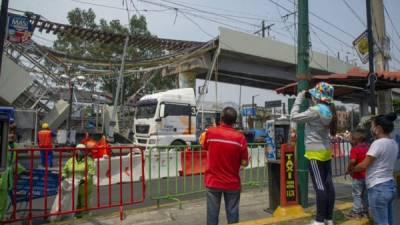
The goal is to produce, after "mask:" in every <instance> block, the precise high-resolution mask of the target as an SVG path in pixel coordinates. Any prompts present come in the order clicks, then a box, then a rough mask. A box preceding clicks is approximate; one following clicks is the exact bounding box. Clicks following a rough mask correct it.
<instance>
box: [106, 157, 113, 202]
mask: <svg viewBox="0 0 400 225" xmlns="http://www.w3.org/2000/svg"><path fill="white" fill-rule="evenodd" d="M107 173H108V174H107V175H108V205H109V206H111V205H112V204H111V203H112V202H111V201H112V198H111V194H112V193H111V157H108V171H107Z"/></svg>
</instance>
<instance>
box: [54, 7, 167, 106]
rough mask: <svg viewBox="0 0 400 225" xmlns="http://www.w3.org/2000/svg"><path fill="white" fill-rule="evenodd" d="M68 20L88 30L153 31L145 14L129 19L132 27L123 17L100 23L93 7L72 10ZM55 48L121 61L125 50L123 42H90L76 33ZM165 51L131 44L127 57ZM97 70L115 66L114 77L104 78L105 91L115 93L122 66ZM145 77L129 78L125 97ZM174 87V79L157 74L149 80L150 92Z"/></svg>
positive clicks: (59, 39) (145, 33)
mask: <svg viewBox="0 0 400 225" xmlns="http://www.w3.org/2000/svg"><path fill="white" fill-rule="evenodd" d="M67 18H68V22H69V24H70V25H73V26H79V27H84V28H88V29H98V30H102V31H106V32H110V33H118V34H125V35H126V34H130V35H132V36H143V37H151V36H152V34H151V33H150V32H149V31H148V30H147V22H146V18H145V17H144V16H136V15H134V16H132V17H131V20H130V22H129V28H128V27H125V26H124V25H122V24H121V22H120V21H119V20H111V21H109V22H108V21H106V20H105V19H100V20H99V23H98V24H97V23H96V14H95V13H94V12H93V10H92V9H88V10H84V9H79V8H75V9H73V10H71V11H70V12H69V13H68V16H67ZM53 48H54V49H55V50H58V51H62V52H65V53H67V54H69V55H71V56H77V57H88V58H94V59H100V60H106V61H107V60H109V61H111V60H121V58H122V53H123V44H113V43H100V42H88V41H85V40H82V39H80V38H78V37H75V36H60V35H58V36H57V40H56V41H55V42H54V45H53ZM160 55H161V51H159V50H153V49H146V48H140V47H134V46H129V47H128V49H127V55H126V60H138V59H143V58H152V57H156V56H160ZM96 69H112V70H113V71H116V72H115V75H114V76H113V79H110V78H104V79H102V85H101V87H102V90H103V91H106V92H109V93H112V94H113V96H115V93H116V87H117V79H116V78H117V77H118V71H119V66H118V67H111V66H110V67H103V68H102V67H97V68H96ZM142 82H143V80H142V79H141V78H140V77H133V76H129V77H125V78H124V86H123V87H124V89H123V96H124V100H126V98H128V97H129V96H131V95H132V94H134V93H135V92H136V91H137V90H138V89H139V88H140V87H141V86H142ZM172 87H174V79H173V78H162V77H161V75H160V74H157V75H156V76H155V77H154V79H152V81H151V82H150V83H149V87H147V88H146V90H147V91H154V90H160V89H167V88H172Z"/></svg>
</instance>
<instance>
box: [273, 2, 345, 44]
mask: <svg viewBox="0 0 400 225" xmlns="http://www.w3.org/2000/svg"><path fill="white" fill-rule="evenodd" d="M270 1H271V2H272V3H274V4H275V5H277V6H279V7H280V8H282V9H284V10H286V11H287V12H291V11H290V10H289V9H288V8H286V7H285V6H283V5H281V4H279V3H277V2H275V1H274V0H270ZM287 1H289V2H291V3H294V2H293V1H290V0H287ZM310 13H311V12H310ZM312 15H314V16H315V15H316V14H312ZM317 18H319V19H322V18H321V17H319V16H317ZM322 20H323V21H324V22H327V23H328V24H329V25H331V26H335V27H337V26H336V25H334V24H332V23H330V22H329V21H327V20H325V19H322ZM310 26H313V27H315V28H316V29H317V30H319V31H321V32H323V33H324V34H326V35H328V36H330V37H331V38H333V39H335V40H336V41H338V42H340V43H342V44H344V45H345V46H347V47H349V48H351V49H353V46H351V45H349V44H348V43H347V42H345V41H343V40H341V39H339V38H337V37H336V36H334V35H332V34H331V33H329V32H328V31H325V30H324V29H322V28H320V27H319V26H317V25H314V24H312V23H310ZM340 30H341V31H342V32H345V33H346V34H348V35H350V36H352V35H351V34H349V33H347V32H346V31H344V30H343V29H340Z"/></svg>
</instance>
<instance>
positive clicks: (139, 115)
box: [135, 100, 157, 119]
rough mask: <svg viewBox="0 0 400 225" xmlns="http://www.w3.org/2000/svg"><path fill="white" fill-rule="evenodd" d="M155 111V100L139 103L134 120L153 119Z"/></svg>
mask: <svg viewBox="0 0 400 225" xmlns="http://www.w3.org/2000/svg"><path fill="white" fill-rule="evenodd" d="M156 109H157V100H144V101H139V102H138V103H137V107H136V116H135V117H136V119H148V118H153V117H154V115H155V113H156Z"/></svg>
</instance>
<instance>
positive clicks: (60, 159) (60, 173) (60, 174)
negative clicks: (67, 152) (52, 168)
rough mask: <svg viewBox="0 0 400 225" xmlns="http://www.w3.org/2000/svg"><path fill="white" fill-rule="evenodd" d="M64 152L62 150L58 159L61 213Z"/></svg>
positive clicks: (59, 209) (59, 208)
mask: <svg viewBox="0 0 400 225" xmlns="http://www.w3.org/2000/svg"><path fill="white" fill-rule="evenodd" d="M62 152H63V150H60V153H59V154H58V156H59V158H58V193H59V194H58V195H59V198H58V211H59V212H61V211H62V210H61V199H62V193H61V192H62V188H61V185H62V183H61V182H62V179H61V178H62Z"/></svg>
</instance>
